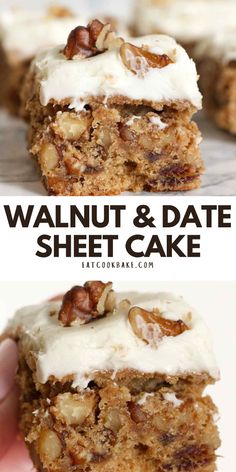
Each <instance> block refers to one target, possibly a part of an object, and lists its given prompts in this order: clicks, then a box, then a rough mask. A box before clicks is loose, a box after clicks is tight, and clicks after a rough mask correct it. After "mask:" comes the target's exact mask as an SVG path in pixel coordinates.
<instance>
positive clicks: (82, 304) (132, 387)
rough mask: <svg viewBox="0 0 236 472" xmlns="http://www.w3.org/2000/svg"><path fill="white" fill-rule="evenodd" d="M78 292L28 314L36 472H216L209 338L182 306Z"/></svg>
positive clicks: (12, 330)
mask: <svg viewBox="0 0 236 472" xmlns="http://www.w3.org/2000/svg"><path fill="white" fill-rule="evenodd" d="M125 296H126V299H125V300H122V298H123V297H122V296H121V295H120V294H116V293H115V292H114V291H113V290H112V284H110V283H108V284H104V283H102V282H98V281H97V282H95V281H94V282H88V283H86V284H85V285H84V286H83V287H82V286H75V287H73V288H72V289H71V290H70V291H69V292H67V293H66V294H65V296H64V298H63V300H61V301H60V302H51V303H45V304H41V305H36V306H30V307H27V308H24V309H22V310H20V311H19V312H18V313H17V314H16V316H15V318H14V319H13V320H12V322H11V324H10V326H9V330H8V334H9V335H10V336H12V337H13V338H14V339H15V340H16V341H17V342H18V346H19V370H18V382H19V386H20V391H21V420H20V424H21V431H22V434H23V436H24V438H25V441H26V445H27V446H28V448H29V451H30V454H31V457H32V460H33V462H34V465H35V467H36V470H38V471H44V472H64V471H65V470H67V471H68V472H70V471H71V472H72V471H82V472H88V471H89V472H100V471H101V470H102V471H103V472H111V471H115V472H123V471H124V470H129V471H130V472H141V471H145V472H157V471H158V472H169V471H170V472H182V471H191V472H213V471H215V470H216V450H217V448H218V446H219V443H220V442H219V435H218V431H217V426H216V424H215V418H216V413H217V409H216V407H215V405H214V404H213V402H212V400H211V398H210V397H209V396H208V395H205V393H204V390H205V388H206V386H208V385H209V384H213V383H214V382H215V381H216V380H217V379H218V378H219V372H218V368H217V365H216V362H215V358H214V355H213V353H212V346H211V340H210V337H209V332H208V330H207V328H206V326H205V324H204V322H203V321H202V320H201V318H200V317H199V316H198V314H197V313H196V312H195V311H194V310H193V309H192V308H191V307H189V306H188V305H187V304H186V303H185V302H184V300H183V299H182V298H181V297H177V296H175V295H172V294H169V293H159V294H145V293H141V294H140V293H137V294H134V293H133V294H132V295H129V294H128V293H127V294H125Z"/></svg>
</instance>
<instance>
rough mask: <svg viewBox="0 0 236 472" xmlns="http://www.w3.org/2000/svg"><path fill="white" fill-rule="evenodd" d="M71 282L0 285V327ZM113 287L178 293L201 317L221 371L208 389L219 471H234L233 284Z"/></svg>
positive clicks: (235, 285) (235, 289) (235, 315)
mask: <svg viewBox="0 0 236 472" xmlns="http://www.w3.org/2000/svg"><path fill="white" fill-rule="evenodd" d="M80 282H82V281H81V280H77V279H74V280H71V282H56V283H55V282H54V283H53V282H50V283H48V282H40V283H39V282H37V283H32V282H30V281H29V282H27V283H21V282H12V283H10V284H9V283H2V282H1V283H0V301H1V304H2V309H1V318H0V323H1V327H3V325H4V324H5V322H6V319H7V318H9V317H10V316H12V315H13V313H14V311H15V309H17V308H19V307H21V306H23V305H26V304H33V303H37V302H40V301H43V300H45V299H46V298H47V297H50V296H53V295H55V294H57V293H61V292H64V291H65V290H68V289H69V288H70V287H71V286H72V285H73V284H75V283H80ZM115 286H116V288H118V289H120V290H122V291H126V290H127V289H129V290H135V291H136V290H148V291H157V290H158V291H171V292H175V293H179V294H181V295H183V296H184V298H185V299H186V300H187V301H188V302H189V303H190V304H191V305H192V306H194V307H196V309H197V310H199V312H200V313H201V314H202V315H203V317H204V319H205V321H206V322H207V324H208V325H209V328H210V330H211V332H212V334H213V338H214V346H215V352H216V357H217V360H218V362H219V365H220V369H221V381H220V382H218V383H217V384H216V386H214V387H211V388H210V392H211V394H212V395H213V398H214V400H215V402H216V404H217V405H218V407H219V409H220V413H221V420H220V422H219V427H220V432H221V438H222V447H221V449H220V451H219V455H220V457H219V467H218V471H219V472H232V471H233V470H234V469H235V459H234V446H235V444H234V443H235V435H234V429H235V398H236V381H235V379H236V372H235V362H234V360H235V358H236V346H235V330H236V313H235V306H236V303H235V293H236V283H229V282H228V283H227V282H219V283H212V282H208V283H205V282H204V283H203V282H194V283H190V282H181V283H178V282H169V283H167V282H158V283H157V282H153V281H150V282H149V281H148V278H147V279H146V282H139V283H137V282H135V283H134V282H133V283H132V282H130V283H129V285H127V282H125V283H124V282H123V283H122V282H121V283H119V284H115Z"/></svg>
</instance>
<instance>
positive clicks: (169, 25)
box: [137, 0, 236, 42]
mask: <svg viewBox="0 0 236 472" xmlns="http://www.w3.org/2000/svg"><path fill="white" fill-rule="evenodd" d="M137 25H138V31H139V34H147V33H150V32H153V33H156V32H163V33H166V34H170V35H171V36H174V37H175V38H177V39H178V40H180V41H186V42H188V41H189V42H191V41H196V40H199V39H201V38H204V37H206V36H208V35H209V34H213V33H215V32H217V31H219V30H226V31H227V29H229V28H233V27H235V26H236V4H235V2H232V1H231V0H229V1H227V0H213V1H210V0H192V1H189V0H169V1H167V2H159V4H158V1H157V3H156V5H155V3H154V2H153V0H138V1H137Z"/></svg>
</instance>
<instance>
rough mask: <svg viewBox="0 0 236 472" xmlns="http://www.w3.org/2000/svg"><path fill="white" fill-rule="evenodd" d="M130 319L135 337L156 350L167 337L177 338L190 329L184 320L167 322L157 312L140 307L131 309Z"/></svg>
mask: <svg viewBox="0 0 236 472" xmlns="http://www.w3.org/2000/svg"><path fill="white" fill-rule="evenodd" d="M128 318H129V322H130V324H131V327H132V329H133V332H134V333H135V335H136V336H137V337H138V338H140V339H142V340H143V341H145V342H146V343H147V344H150V345H151V346H152V347H154V348H157V347H158V345H159V343H160V342H161V340H162V338H164V337H165V336H173V337H176V336H179V335H180V334H182V333H183V332H184V331H186V330H188V329H189V328H188V326H187V325H186V324H185V323H184V322H183V321H182V320H178V321H173V320H167V319H165V318H162V317H161V316H160V314H159V313H157V312H154V311H153V312H149V311H146V310H143V309H142V308H139V307H133V308H131V309H130V311H129V314H128Z"/></svg>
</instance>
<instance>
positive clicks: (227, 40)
mask: <svg viewBox="0 0 236 472" xmlns="http://www.w3.org/2000/svg"><path fill="white" fill-rule="evenodd" d="M194 53H195V56H196V57H198V58H199V59H201V58H204V57H212V58H214V59H217V60H219V61H220V62H223V63H224V64H227V63H228V62H230V61H232V60H235V59H236V27H235V29H233V30H229V31H218V32H217V33H216V34H214V35H213V36H211V37H210V38H207V39H204V40H202V41H201V42H200V43H199V44H198V45H197V46H196V48H195V51H194Z"/></svg>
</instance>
